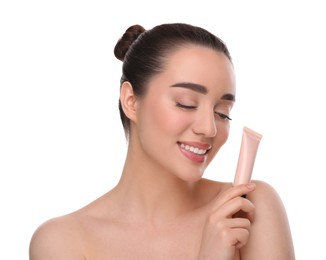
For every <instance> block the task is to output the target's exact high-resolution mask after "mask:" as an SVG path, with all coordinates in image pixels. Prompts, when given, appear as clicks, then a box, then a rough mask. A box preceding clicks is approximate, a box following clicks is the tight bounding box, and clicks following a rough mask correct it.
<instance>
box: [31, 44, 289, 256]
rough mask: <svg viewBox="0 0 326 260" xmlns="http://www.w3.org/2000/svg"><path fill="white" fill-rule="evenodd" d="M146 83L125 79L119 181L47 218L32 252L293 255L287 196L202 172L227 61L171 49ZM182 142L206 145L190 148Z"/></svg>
mask: <svg viewBox="0 0 326 260" xmlns="http://www.w3.org/2000/svg"><path fill="white" fill-rule="evenodd" d="M179 83H193V84H197V85H201V86H204V88H205V89H206V92H207V93H203V92H198V91H197V90H194V89H189V88H187V87H180V84H179ZM176 85H177V86H176ZM181 85H182V84H181ZM148 87H149V88H148V91H147V93H146V95H145V97H143V98H138V97H136V96H135V95H134V94H133V91H132V85H131V84H130V83H129V82H125V83H124V84H123V85H122V88H121V95H120V100H121V104H122V107H123V109H124V111H125V114H126V115H127V116H128V117H129V118H130V120H131V132H130V137H129V143H128V152H127V157H126V161H125V166H124V169H123V173H122V176H121V179H120V181H119V183H118V184H117V185H116V187H115V188H113V189H112V190H111V191H109V192H108V193H107V194H105V195H103V196H102V197H100V198H98V199H97V200H95V201H94V202H92V203H91V204H89V205H87V206H86V207H84V208H82V209H80V210H78V211H76V212H73V213H71V214H68V215H65V216H62V217H58V218H54V219H52V220H49V221H47V222H45V223H44V224H42V225H41V226H40V227H39V228H38V229H37V230H36V232H35V233H34V235H33V237H32V240H31V244H30V260H51V259H55V260H57V259H60V260H68V259H69V260H82V259H83V260H85V259H87V260H100V259H101V260H104V259H105V260H108V259H114V260H118V259H128V260H129V259H142V260H143V259H157V260H160V259H162V260H166V259H171V260H172V259H176V260H180V259H187V260H192V259H193V260H210V259H214V260H235V259H236V260H239V259H241V260H261V259H264V260H275V259H277V260H291V259H295V258H294V251H293V245H292V239H291V233H290V229H289V223H288V220H287V216H286V213H285V210H284V207H283V204H282V202H281V200H280V198H279V197H278V195H277V193H276V191H275V190H274V189H273V188H272V187H271V186H270V185H268V184H266V183H264V182H260V181H253V182H252V183H251V184H249V185H239V186H236V187H233V186H232V185H231V183H222V182H216V181H211V180H207V179H205V178H203V174H204V171H205V169H206V168H207V166H208V165H209V163H210V162H211V160H212V159H213V158H214V156H215V155H216V153H217V152H218V150H219V149H220V148H221V147H222V146H223V144H224V143H225V142H226V140H227V138H228V135H229V120H228V119H227V117H229V116H230V111H231V109H232V106H233V103H234V101H232V100H230V99H228V98H227V99H226V98H225V97H226V94H227V96H228V97H229V96H232V95H234V96H235V77H234V71H233V66H232V64H231V63H230V61H229V60H228V59H227V58H226V57H225V56H224V54H222V53H217V52H216V51H213V50H211V49H208V48H205V47H200V46H194V45H188V46H185V48H183V49H178V50H177V51H176V52H174V53H172V54H171V56H169V57H168V59H167V63H166V65H165V70H164V71H163V72H162V73H160V74H158V75H156V76H154V77H153V78H152V79H151V81H150V82H149V86H148ZM181 144H188V145H189V144H192V146H195V147H197V146H200V147H199V148H202V147H209V148H207V149H209V151H208V152H207V153H206V154H205V155H202V156H193V153H191V152H189V151H186V150H185V148H182V146H181ZM197 148H198V147H197ZM201 159H202V160H201ZM217 174H218V173H217ZM243 194H247V199H245V198H242V197H241V195H243ZM239 212H241V215H240V214H239Z"/></svg>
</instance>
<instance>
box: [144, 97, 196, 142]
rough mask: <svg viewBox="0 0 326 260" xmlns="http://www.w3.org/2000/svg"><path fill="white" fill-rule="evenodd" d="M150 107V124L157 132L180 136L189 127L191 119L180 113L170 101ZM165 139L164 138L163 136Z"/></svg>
mask: <svg viewBox="0 0 326 260" xmlns="http://www.w3.org/2000/svg"><path fill="white" fill-rule="evenodd" d="M148 107H150V108H151V109H150V110H148V117H147V118H148V121H147V122H148V124H152V127H155V128H156V131H157V132H161V133H165V134H167V133H171V134H178V133H180V132H182V131H184V130H185V129H186V128H187V127H188V126H189V123H190V122H189V121H190V119H189V118H188V117H185V115H184V114H182V113H178V111H177V108H176V107H175V106H174V105H172V104H171V103H170V102H169V101H164V100H162V101H161V102H156V103H155V104H150V105H149V106H148ZM162 137H163V136H162Z"/></svg>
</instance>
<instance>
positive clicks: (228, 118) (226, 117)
mask: <svg viewBox="0 0 326 260" xmlns="http://www.w3.org/2000/svg"><path fill="white" fill-rule="evenodd" d="M215 114H216V115H218V116H219V117H220V118H221V119H222V120H232V118H230V117H229V116H228V115H226V114H223V113H219V112H215Z"/></svg>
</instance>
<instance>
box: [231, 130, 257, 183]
mask: <svg viewBox="0 0 326 260" xmlns="http://www.w3.org/2000/svg"><path fill="white" fill-rule="evenodd" d="M262 137H263V136H262V135H261V134H259V133H257V132H255V131H253V130H251V129H249V128H248V127H244V128H243V132H242V140H241V146H240V153H239V159H238V165H237V169H236V172H235V177H234V182H233V185H234V186H235V185H239V184H247V183H249V182H250V179H251V175H252V170H253V168H254V164H255V159H256V154H257V150H258V146H259V144H260V140H261V138H262Z"/></svg>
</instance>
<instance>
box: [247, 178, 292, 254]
mask: <svg viewBox="0 0 326 260" xmlns="http://www.w3.org/2000/svg"><path fill="white" fill-rule="evenodd" d="M255 183H256V190H255V191H254V192H252V193H249V194H248V199H249V200H250V201H252V203H253V204H254V205H255V217H254V221H253V223H252V225H251V230H250V238H249V241H248V243H247V244H246V245H245V246H244V247H243V248H241V259H242V260H249V259H250V260H256V259H257V260H261V259H264V260H275V259H277V260H294V259H295V255H294V248H293V243H292V237H291V231H290V227H289V223H288V219H287V215H286V211H285V209H284V206H283V203H282V201H281V199H280V198H279V196H278V194H277V192H276V191H275V190H274V189H273V188H272V187H271V186H270V185H268V184H266V183H264V182H260V181H255Z"/></svg>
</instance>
